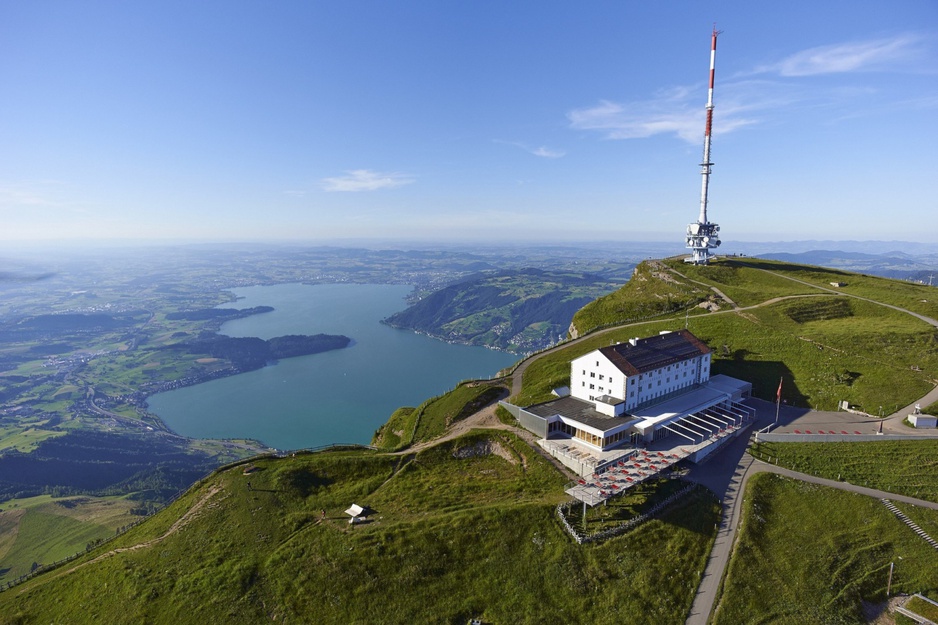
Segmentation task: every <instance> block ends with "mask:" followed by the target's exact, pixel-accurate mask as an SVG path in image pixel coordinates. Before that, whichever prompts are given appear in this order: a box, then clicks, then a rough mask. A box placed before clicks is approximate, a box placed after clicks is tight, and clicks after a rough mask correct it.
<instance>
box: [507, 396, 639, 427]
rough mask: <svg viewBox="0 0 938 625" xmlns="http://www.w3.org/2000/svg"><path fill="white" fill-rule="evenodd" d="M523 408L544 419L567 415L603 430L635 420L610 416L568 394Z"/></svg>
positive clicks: (630, 417) (569, 417)
mask: <svg viewBox="0 0 938 625" xmlns="http://www.w3.org/2000/svg"><path fill="white" fill-rule="evenodd" d="M524 410H525V411H527V412H529V413H531V414H533V415H536V416H538V417H541V418H545V419H546V418H547V417H552V416H554V415H560V416H561V417H567V418H568V419H573V420H574V421H577V422H579V423H582V424H583V425H588V426H590V427H594V428H596V429H597V430H603V431H607V430H611V429H613V428H615V427H618V426H620V425H624V424H626V423H632V422H633V421H635V420H636V419H635V417H632V416H631V415H628V416H624V417H610V416H607V415H604V414H603V413H601V412H599V411H597V410H596V409H595V408H594V407H593V402H589V401H586V400H583V399H577V398H576V397H573V396H570V395H568V396H566V397H561V398H559V399H552V400H550V401H546V402H544V403H542V404H534V405H533V406H528V407H527V408H525V409H524Z"/></svg>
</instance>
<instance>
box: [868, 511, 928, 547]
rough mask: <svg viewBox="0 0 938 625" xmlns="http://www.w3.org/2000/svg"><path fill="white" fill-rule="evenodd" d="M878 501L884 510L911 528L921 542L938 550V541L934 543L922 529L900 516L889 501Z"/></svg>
mask: <svg viewBox="0 0 938 625" xmlns="http://www.w3.org/2000/svg"><path fill="white" fill-rule="evenodd" d="M880 501H881V502H883V505H884V506H886V508H888V509H889V511H890V512H892V513H893V514H894V515H896V516H897V517H898V518H899V520H900V521H902V522H903V523H905V524H906V525H908V526H909V527H910V528H912V531H913V532H915V533H916V534H918V535H919V536H920V537H921V539H922V540H924V541H925V542H927V543H928V544H929V545H931V546H932V547H934V548H935V549H938V541H936V540H935V539H934V538H932V537H931V536H929V535H928V534H926V533H925V532H924V531H923V530H922V528H920V527H919V526H918V525H916V524H915V523H913V522H912V520H911V519H910V518H909V517H907V516H906V515H904V514H902V511H901V510H899V508H897V507H896V506H894V505H893V503H892V502H891V501H889V500H888V499H880Z"/></svg>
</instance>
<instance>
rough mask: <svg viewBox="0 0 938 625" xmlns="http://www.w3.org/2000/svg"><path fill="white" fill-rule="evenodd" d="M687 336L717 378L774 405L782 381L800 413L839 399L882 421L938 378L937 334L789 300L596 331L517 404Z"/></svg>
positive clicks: (866, 307) (532, 369)
mask: <svg viewBox="0 0 938 625" xmlns="http://www.w3.org/2000/svg"><path fill="white" fill-rule="evenodd" d="M685 325H687V327H688V329H690V331H691V332H693V333H694V334H695V335H697V336H698V337H699V338H700V339H702V340H703V341H705V342H706V343H707V344H708V345H709V346H710V348H711V350H712V353H713V372H714V373H725V374H727V375H730V376H733V377H737V378H740V379H743V380H747V381H749V382H752V384H753V392H754V394H755V395H756V396H758V397H761V398H763V399H774V394H775V391H776V389H777V388H778V381H779V379H780V378H784V379H785V384H784V385H783V398H784V399H785V400H786V401H788V402H789V403H790V404H792V405H797V406H804V407H811V408H818V409H821V410H835V409H836V408H837V406H838V404H839V402H840V401H842V400H846V401H848V402H850V404H851V405H852V406H855V407H857V408H859V409H861V410H864V411H867V412H870V413H873V414H877V413H878V411H879V407H880V406H882V407H883V409H884V411H887V412H892V410H893V409H896V408H898V407H900V406H904V405H907V404H908V403H910V402H911V401H914V400H916V399H918V398H919V397H921V396H923V395H924V394H925V393H927V392H928V391H929V390H930V389H931V388H932V387H933V384H932V380H933V379H936V378H938V331H936V330H935V329H934V328H933V327H931V326H929V325H928V324H926V323H925V322H923V321H921V320H919V319H916V318H914V317H912V316H910V315H908V314H905V313H901V312H899V311H895V310H892V309H890V308H886V307H883V306H878V305H876V304H873V303H870V302H864V301H860V300H847V299H845V298H839V297H837V296H833V295H832V296H823V297H817V298H798V299H793V300H781V301H778V302H776V303H774V304H771V305H766V306H760V307H758V308H754V309H751V310H748V311H745V312H719V313H713V314H709V315H702V316H701V315H698V316H693V317H690V318H689V319H683V318H671V319H663V320H660V321H654V322H649V323H643V324H636V325H631V326H627V327H623V328H618V329H615V330H611V331H605V332H601V333H596V334H595V335H593V336H591V337H589V338H587V339H586V340H584V341H583V342H580V343H576V344H574V345H571V346H569V347H567V348H565V349H562V350H558V351H556V352H553V353H551V354H548V355H545V356H542V357H541V358H539V359H538V360H537V361H535V362H534V363H532V364H531V366H529V367H528V369H527V370H526V371H525V374H524V387H523V390H522V393H521V395H520V397H518V398H515V401H517V402H518V403H520V404H521V405H529V404H531V403H536V402H539V401H546V400H547V399H550V391H551V390H552V389H553V388H556V387H557V386H562V385H565V384H568V383H569V375H570V371H569V363H570V361H571V360H572V359H574V358H576V357H578V356H581V355H583V354H585V353H587V352H589V351H592V350H593V349H597V348H598V347H602V346H605V345H610V344H614V343H616V342H620V341H625V340H628V338H630V337H634V336H639V337H642V336H650V335H653V334H657V333H658V332H659V331H661V330H677V329H680V328H682V327H684V326H685Z"/></svg>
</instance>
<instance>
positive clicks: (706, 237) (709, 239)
mask: <svg viewBox="0 0 938 625" xmlns="http://www.w3.org/2000/svg"><path fill="white" fill-rule="evenodd" d="M719 34H720V32H719V31H717V29H716V26H714V27H713V35H712V37H711V39H710V87H709V89H708V90H707V125H706V128H705V130H704V149H703V162H702V163H701V164H700V166H701V170H700V173H701V176H702V182H701V188H700V216H699V217H698V218H697V223H693V224H690V225H688V226H687V247H688V248H689V249H690V250H691V256H690V258H687V259H685V262H688V263H694V264H695V265H706V264H707V263H708V262H709V261H710V259H711V258H713V257H714V256H715V254H713V253H711V252H710V250H711V249H713V248H717V247H719V246H720V236H719V235H720V226H718V225H717V224H712V223H710V222H709V221H707V198H708V194H709V189H710V168H711V167H712V166H713V163H711V162H710V131H711V129H712V126H713V81H714V76H715V72H716V70H715V68H716V56H717V35H719Z"/></svg>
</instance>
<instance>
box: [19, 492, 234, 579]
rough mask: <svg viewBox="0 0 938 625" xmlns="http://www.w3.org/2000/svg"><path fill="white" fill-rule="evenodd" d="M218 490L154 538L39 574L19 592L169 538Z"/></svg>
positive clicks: (203, 496)
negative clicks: (34, 583)
mask: <svg viewBox="0 0 938 625" xmlns="http://www.w3.org/2000/svg"><path fill="white" fill-rule="evenodd" d="M220 492H222V488H221V487H220V486H218V485H217V484H213V485H212V486H211V487H210V488H209V489H208V490H207V491H206V492H205V494H203V495H202V497H201V498H199V500H198V501H196V502H195V503H194V504H192V507H191V508H189V509H188V510H186V512H185V513H184V514H183V515H182V516H181V517H179V518H178V519H176V522H175V523H173V524H172V525H171V526H170V527H169V529H167V530H166V531H165V532H163V534H162V535H160V536H157V537H156V538H152V539H150V540H146V541H144V542H142V543H137V544H136V545H131V546H130V547H117V548H116V549H111V550H110V551H105V552H104V553H102V554H101V555H99V556H96V557H94V558H92V559H91V560H86V561H84V562H81V563H79V564H76V565H75V566H72V567H61V568H59V569H57V570H55V571H53V572H52V573H50V574H49V575H48V576H46V575H43V576H40V577H39V578H38V580H37V584H36V585H35V586H33V585H30V586H28V587H27V588H25V589H23V590H20V593H21V594H22V593H24V592H27V590H30V591H31V590H33V589H34V588H36V586H40V585H42V584H45V583H46V582H50V581H52V580H54V579H58V578H59V577H64V576H65V575H70V574H72V573H74V572H75V571H78V570H79V569H83V568H85V567H86V566H88V565H90V564H96V563H98V562H101V561H102V560H106V559H108V558H112V557H114V556H116V555H117V554H119V553H124V552H127V551H138V550H140V549H145V548H147V547H152V546H153V545H157V544H159V543H161V542H163V541H164V540H166V539H167V538H169V537H170V536H172V535H173V534H175V533H176V532H178V531H180V530H182V529H183V528H184V527H186V526H187V525H188V524H189V523H190V522H191V521H192V520H193V519H195V518H196V516H198V514H199V512H200V511H201V510H202V508H203V507H204V506H205V504H207V503H208V502H209V500H211V499H212V498H213V497H215V495H217V494H218V493H220Z"/></svg>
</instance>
